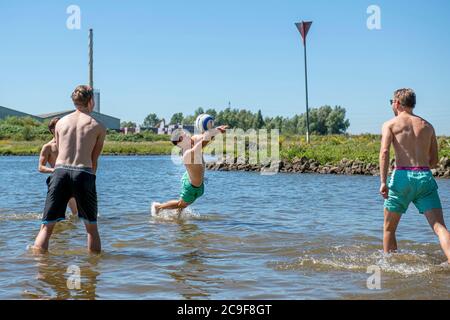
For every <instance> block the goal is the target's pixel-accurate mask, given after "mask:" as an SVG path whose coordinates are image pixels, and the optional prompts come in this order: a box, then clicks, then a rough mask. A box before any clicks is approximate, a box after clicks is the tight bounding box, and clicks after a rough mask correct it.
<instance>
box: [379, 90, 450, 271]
mask: <svg viewBox="0 0 450 320" xmlns="http://www.w3.org/2000/svg"><path fill="white" fill-rule="evenodd" d="M391 105H392V108H393V111H394V114H395V118H393V119H392V120H390V121H388V122H386V123H385V124H384V125H383V133H382V141H381V150H380V171H381V172H380V177H381V187H380V193H381V195H382V196H383V198H384V199H385V202H384V217H385V220H384V237H383V247H384V251H385V252H393V251H396V250H397V240H396V238H395V232H396V230H397V226H398V224H399V222H400V218H401V217H402V215H403V214H404V213H406V211H407V209H408V207H409V205H410V203H411V202H412V203H413V204H414V205H415V206H416V208H417V209H418V210H419V212H420V213H421V214H423V215H425V217H426V218H427V220H428V222H429V224H430V226H431V227H432V228H433V230H434V232H435V233H436V235H437V236H438V237H439V241H440V244H441V247H442V250H443V251H444V253H445V255H446V256H447V260H448V262H449V263H450V233H449V232H448V230H447V228H446V226H445V222H444V217H443V212H442V205H441V201H440V199H439V194H438V185H437V183H436V181H435V180H434V177H433V174H432V173H431V168H434V167H436V166H437V164H438V144H437V139H436V134H435V131H434V128H433V126H432V125H431V124H430V123H428V122H427V121H425V120H424V119H422V118H420V117H418V116H416V115H414V114H413V109H414V107H415V105H416V94H415V93H414V91H413V90H412V89H399V90H397V91H395V93H394V98H393V100H391ZM391 145H393V147H394V151H395V162H396V167H395V169H394V171H393V173H392V176H391V178H390V181H389V184H386V180H387V175H388V171H389V152H390V148H391Z"/></svg>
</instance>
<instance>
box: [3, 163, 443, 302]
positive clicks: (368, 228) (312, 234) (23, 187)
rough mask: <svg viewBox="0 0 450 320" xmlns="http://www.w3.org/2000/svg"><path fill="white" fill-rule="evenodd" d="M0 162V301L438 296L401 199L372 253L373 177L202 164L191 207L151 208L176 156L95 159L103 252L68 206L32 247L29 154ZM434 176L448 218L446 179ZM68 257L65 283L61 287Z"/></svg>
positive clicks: (433, 270) (174, 187) (33, 193)
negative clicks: (377, 281) (392, 245)
mask: <svg viewBox="0 0 450 320" xmlns="http://www.w3.org/2000/svg"><path fill="white" fill-rule="evenodd" d="M0 162H1V164H2V165H3V167H5V166H6V167H8V168H10V170H8V172H6V171H5V170H3V171H2V172H0V181H2V182H3V183H2V184H1V186H0V188H1V189H0V232H1V236H0V248H1V249H2V253H3V254H2V259H1V260H0V274H1V277H0V298H3V299H17V298H19V299H20V298H22V299H236V298H240V299H311V298H321V299H336V298H337V299H343V298H344V299H360V298H365V299H366V298H367V299H376V298H383V299H431V298H434V299H447V298H448V297H449V295H448V288H449V286H450V277H449V275H450V271H449V270H450V269H449V266H448V265H441V263H442V262H443V261H444V260H445V257H444V255H443V254H442V252H441V251H440V247H439V245H438V241H437V239H436V237H435V236H434V235H433V234H432V232H431V231H430V230H429V227H428V225H427V223H426V220H425V219H424V217H423V216H421V215H419V214H418V213H417V212H416V211H415V209H412V210H410V211H409V212H408V213H407V215H405V216H404V218H402V222H401V223H400V229H399V234H398V236H399V248H400V252H399V253H398V254H393V255H385V254H383V253H382V252H381V248H382V247H381V241H382V225H383V213H382V200H381V199H380V198H379V196H378V179H377V178H374V177H345V176H317V175H289V174H280V175H275V176H261V175H258V174H254V173H243V172H207V176H208V183H207V184H206V190H205V196H204V197H202V198H201V199H199V200H198V202H196V203H195V205H194V206H193V207H192V208H190V209H188V210H186V211H185V212H183V214H182V215H181V216H180V217H178V215H176V214H175V215H173V214H171V213H170V212H166V213H163V214H162V215H161V216H159V217H152V216H151V214H150V212H149V206H150V204H151V202H153V201H164V200H167V199H169V198H175V197H177V196H178V194H179V186H180V178H181V176H182V174H183V168H182V167H177V166H174V165H173V164H172V163H171V162H170V158H168V157H105V158H102V161H101V164H100V171H99V174H98V177H97V183H98V186H97V191H98V194H99V212H100V217H99V226H100V234H101V237H102V244H103V249H104V252H103V253H102V254H101V255H89V254H88V253H87V251H86V232H85V228H84V226H83V223H82V222H81V221H79V220H78V219H77V218H69V219H68V220H67V221H64V222H62V223H60V224H58V225H57V227H56V228H55V232H54V236H53V237H52V240H51V243H50V253H49V254H45V255H33V254H32V253H31V252H30V251H29V250H27V247H28V246H29V245H30V244H32V243H33V241H34V237H35V236H36V234H37V232H38V230H39V219H40V216H41V212H42V209H43V205H44V200H45V194H46V189H45V188H46V186H45V176H44V175H41V174H38V173H37V172H35V168H36V162H37V157H21V158H14V157H3V158H0ZM11 172H15V174H14V175H12V174H11ZM438 184H439V187H440V194H441V196H442V202H443V205H444V212H445V216H446V218H447V220H449V219H450V217H449V215H448V213H449V212H450V199H449V197H448V195H449V194H450V193H449V191H450V181H449V180H439V181H438ZM6 186H7V188H6ZM370 266H377V267H379V268H380V270H381V277H382V279H381V284H382V288H381V290H375V291H373V290H369V289H367V286H366V281H367V278H368V276H369V274H368V273H367V270H368V267H370ZM74 267H75V268H79V271H80V288H79V289H76V288H73V289H70V288H69V286H68V285H67V284H68V280H70V279H74V278H71V276H73V275H74V273H73V272H72V273H71V272H70V271H71V270H73V268H74ZM69 284H70V283H69Z"/></svg>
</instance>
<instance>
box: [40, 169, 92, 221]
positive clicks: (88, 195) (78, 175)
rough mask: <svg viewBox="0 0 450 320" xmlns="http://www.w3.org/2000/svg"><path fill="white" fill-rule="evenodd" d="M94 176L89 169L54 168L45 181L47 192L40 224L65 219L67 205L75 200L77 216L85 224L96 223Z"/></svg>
mask: <svg viewBox="0 0 450 320" xmlns="http://www.w3.org/2000/svg"><path fill="white" fill-rule="evenodd" d="M95 180H96V176H95V174H94V173H93V171H92V169H91V168H82V167H72V166H56V167H55V172H54V173H53V174H52V175H51V176H50V177H49V178H48V179H47V185H48V192H47V200H46V201H45V209H44V216H43V217H42V223H43V224H48V223H53V222H58V221H61V220H64V219H65V215H66V209H67V203H68V202H69V200H70V198H75V200H76V202H77V208H78V216H79V217H80V218H81V219H83V220H85V221H86V222H87V223H97V191H96V187H95Z"/></svg>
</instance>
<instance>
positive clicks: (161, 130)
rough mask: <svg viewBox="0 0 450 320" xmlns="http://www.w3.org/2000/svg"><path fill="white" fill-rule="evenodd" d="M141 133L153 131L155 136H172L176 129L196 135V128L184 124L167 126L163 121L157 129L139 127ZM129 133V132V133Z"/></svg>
mask: <svg viewBox="0 0 450 320" xmlns="http://www.w3.org/2000/svg"><path fill="white" fill-rule="evenodd" d="M138 128H139V129H140V130H141V131H152V132H153V133H155V134H168V135H171V134H172V132H173V131H174V130H176V129H184V130H186V131H188V132H189V133H191V134H193V133H194V126H193V125H192V126H191V125H184V124H169V125H166V123H165V121H164V120H163V121H161V122H160V123H159V124H158V126H156V127H138ZM128 132H129V131H128Z"/></svg>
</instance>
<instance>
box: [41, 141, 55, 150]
mask: <svg viewBox="0 0 450 320" xmlns="http://www.w3.org/2000/svg"><path fill="white" fill-rule="evenodd" d="M52 145H53V141H49V142H47V143H46V144H44V145H43V146H42V148H41V153H44V152H45V153H47V152H51V151H52Z"/></svg>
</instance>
